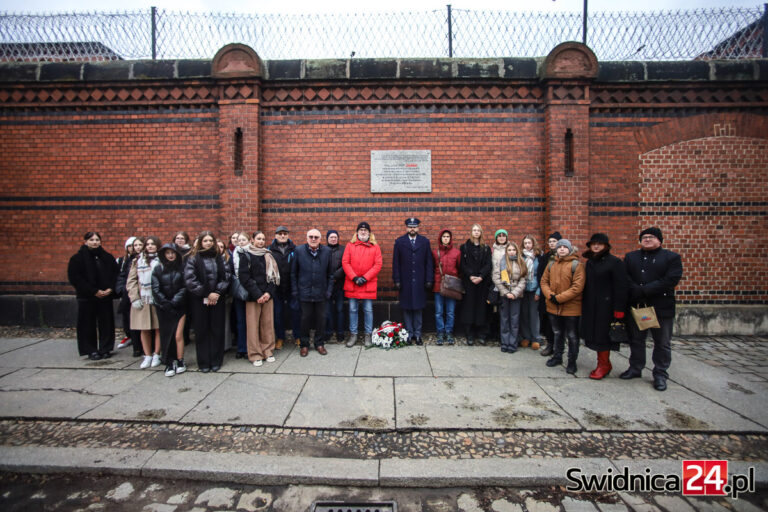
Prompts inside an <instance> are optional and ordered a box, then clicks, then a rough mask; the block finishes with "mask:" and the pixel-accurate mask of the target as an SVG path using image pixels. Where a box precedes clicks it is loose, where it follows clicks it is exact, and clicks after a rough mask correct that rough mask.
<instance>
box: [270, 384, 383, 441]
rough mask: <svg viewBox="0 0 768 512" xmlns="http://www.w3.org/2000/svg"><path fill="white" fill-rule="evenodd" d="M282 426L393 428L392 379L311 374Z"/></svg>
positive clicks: (362, 428)
mask: <svg viewBox="0 0 768 512" xmlns="http://www.w3.org/2000/svg"><path fill="white" fill-rule="evenodd" d="M285 426H287V427H307V428H332V429H338V428H343V429H347V428H348V429H360V430H381V429H392V428H395V405H394V390H393V385H392V379H391V378H388V377H380V378H374V377H325V376H310V377H309V379H308V380H307V382H306V384H305V385H304V389H303V391H302V392H301V394H300V395H299V399H298V400H297V401H296V404H295V405H294V406H293V410H292V411H291V414H290V415H289V416H288V419H287V420H286V422H285Z"/></svg>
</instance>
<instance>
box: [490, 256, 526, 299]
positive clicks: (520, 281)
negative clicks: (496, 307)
mask: <svg viewBox="0 0 768 512" xmlns="http://www.w3.org/2000/svg"><path fill="white" fill-rule="evenodd" d="M521 273H522V271H521V270H520V265H518V264H517V262H516V261H513V262H512V275H511V276H509V279H510V282H509V283H506V282H504V281H502V280H501V258H499V260H498V261H496V262H494V264H493V272H492V273H491V279H493V284H495V285H496V289H497V290H499V295H501V296H502V297H506V296H507V294H508V293H512V294H513V295H514V296H515V299H519V298H520V297H522V296H523V292H524V291H525V277H521V276H520V274H521Z"/></svg>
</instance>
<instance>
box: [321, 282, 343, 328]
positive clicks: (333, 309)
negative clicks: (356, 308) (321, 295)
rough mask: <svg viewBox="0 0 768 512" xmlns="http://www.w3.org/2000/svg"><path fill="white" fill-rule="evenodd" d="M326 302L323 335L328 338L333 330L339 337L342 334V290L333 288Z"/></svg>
mask: <svg viewBox="0 0 768 512" xmlns="http://www.w3.org/2000/svg"><path fill="white" fill-rule="evenodd" d="M326 304H327V305H326V307H325V337H326V338H330V337H331V334H333V332H334V330H335V331H336V334H337V335H338V336H339V337H341V336H344V290H343V289H342V288H339V289H338V290H335V291H334V292H333V294H331V298H330V299H328V300H327V301H326Z"/></svg>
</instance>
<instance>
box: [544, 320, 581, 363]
mask: <svg viewBox="0 0 768 512" xmlns="http://www.w3.org/2000/svg"><path fill="white" fill-rule="evenodd" d="M579 318H581V317H578V316H560V315H553V314H552V313H550V314H549V323H550V324H551V325H552V333H553V338H554V342H553V343H554V345H553V350H554V352H553V353H552V357H555V358H562V357H563V351H564V350H565V342H566V340H567V341H568V359H569V360H573V361H575V360H576V358H577V357H579V334H578V332H579Z"/></svg>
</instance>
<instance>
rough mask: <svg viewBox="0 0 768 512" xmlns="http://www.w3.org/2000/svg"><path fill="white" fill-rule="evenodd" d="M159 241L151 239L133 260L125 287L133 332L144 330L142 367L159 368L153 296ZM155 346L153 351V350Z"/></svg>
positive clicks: (150, 237)
mask: <svg viewBox="0 0 768 512" xmlns="http://www.w3.org/2000/svg"><path fill="white" fill-rule="evenodd" d="M158 249H160V239H159V238H157V237H156V236H148V237H147V239H146V241H145V242H144V250H143V251H142V252H141V253H140V254H139V255H138V256H137V257H136V259H134V260H133V263H132V264H131V270H130V271H129V272H128V280H127V281H126V284H125V288H126V290H128V297H129V298H130V300H131V329H136V330H138V331H141V346H142V349H143V351H144V359H143V360H142V361H141V364H140V365H139V367H140V368H142V369H143V368H149V367H152V368H154V367H155V366H160V330H159V329H160V321H159V320H158V318H157V310H156V309H155V302H154V298H153V297H152V270H153V269H154V268H155V267H156V266H157V265H159V264H160V260H158V259H157V251H158ZM153 345H154V351H153Z"/></svg>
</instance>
